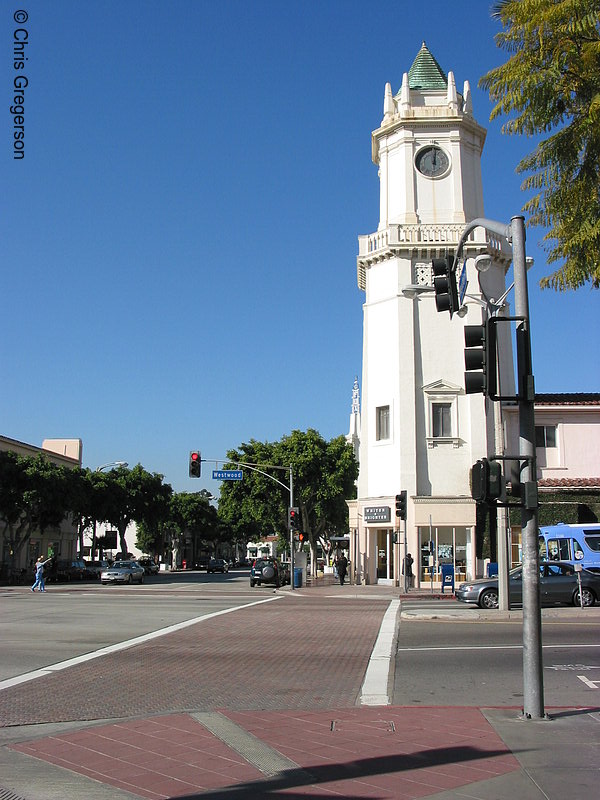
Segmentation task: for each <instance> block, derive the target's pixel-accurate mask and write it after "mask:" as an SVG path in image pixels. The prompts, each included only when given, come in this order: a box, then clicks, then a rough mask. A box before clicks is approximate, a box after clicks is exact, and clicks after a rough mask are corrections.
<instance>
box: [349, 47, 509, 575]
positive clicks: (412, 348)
mask: <svg viewBox="0 0 600 800" xmlns="http://www.w3.org/2000/svg"><path fill="white" fill-rule="evenodd" d="M485 136H486V132H485V129H484V128H482V127H481V126H480V125H479V124H478V123H477V122H476V120H475V118H474V116H473V106H472V99H471V92H470V88H469V84H468V82H465V83H464V87H463V90H462V93H459V92H458V91H457V89H456V84H455V79H454V75H453V73H452V72H449V73H448V74H447V75H446V74H445V73H444V72H443V70H442V68H441V67H440V65H439V64H438V62H437V61H436V59H435V58H434V56H433V55H432V53H431V52H430V51H429V50H428V48H427V46H426V44H425V43H423V45H422V47H421V49H420V50H419V52H418V54H417V57H416V58H415V60H414V62H413V64H412V66H411V68H410V70H409V71H408V72H407V73H404V75H403V78H402V83H401V87H400V90H399V91H398V93H397V94H396V95H394V94H393V93H392V88H391V85H390V84H389V83H388V84H387V85H386V87H385V94H384V103H383V119H382V121H381V125H380V127H379V128H377V130H375V131H374V132H373V133H372V136H371V144H372V159H373V162H374V163H375V164H376V165H377V166H378V169H379V225H378V227H377V230H376V231H375V232H373V233H371V234H368V235H365V236H360V237H359V255H358V258H357V278H358V285H359V287H360V288H361V289H362V290H363V291H364V292H365V302H364V305H363V374H362V405H361V414H360V420H361V426H360V447H359V454H360V473H359V479H358V498H357V500H356V501H352V502H351V503H350V504H349V507H350V527H351V534H352V535H351V561H353V563H354V567H355V569H356V572H357V574H358V575H359V576H360V577H362V579H363V580H366V581H367V582H371V583H373V582H380V583H381V582H383V583H388V584H394V583H395V584H396V585H398V584H399V581H400V577H401V564H402V562H403V558H404V556H405V555H406V554H407V553H411V554H412V556H413V558H414V567H413V570H414V572H415V579H416V581H417V582H418V583H419V582H425V581H427V582H429V581H430V580H431V578H432V577H433V583H434V584H439V582H440V581H441V567H442V566H444V565H452V566H453V568H454V570H455V574H456V575H457V578H461V577H464V576H466V575H469V576H470V577H475V574H476V570H477V563H476V552H477V549H478V548H477V547H476V541H477V539H478V537H480V536H481V526H480V525H479V527H477V525H478V523H477V519H476V506H475V503H474V501H473V500H472V499H471V495H470V489H469V470H470V467H471V466H472V464H473V463H475V461H477V460H478V459H479V458H482V457H484V456H488V455H489V454H492V453H494V452H496V450H495V447H496V442H497V440H498V433H499V431H498V426H497V425H496V426H495V423H494V413H493V411H494V408H493V406H494V404H493V403H492V402H491V401H489V400H487V399H485V398H484V396H483V395H466V394H465V391H464V325H465V323H469V324H481V323H482V321H483V320H484V319H485V315H486V314H487V313H489V310H490V307H489V304H488V300H489V298H499V297H500V296H501V295H502V294H503V292H504V288H505V274H506V270H507V269H508V266H509V263H510V257H511V254H510V252H505V251H504V250H503V245H502V244H500V243H499V242H497V241H494V240H493V238H492V236H491V235H490V234H489V233H487V232H486V231H485V230H484V229H483V228H476V229H475V230H474V231H473V233H472V234H471V236H470V237H469V239H468V240H467V242H466V243H465V245H464V248H463V256H464V261H461V262H460V263H459V267H458V273H460V272H461V271H462V270H463V268H464V277H466V279H467V287H466V289H465V290H464V292H463V293H464V297H463V305H462V308H461V310H460V312H459V313H458V314H455V315H454V316H453V318H452V319H450V318H449V315H448V314H446V313H443V314H442V313H437V311H436V306H435V297H434V291H433V278H432V271H431V261H432V259H433V258H440V257H444V256H446V255H453V254H454V252H455V250H456V247H457V244H458V241H459V239H460V236H461V234H462V231H463V229H464V227H465V225H466V224H467V223H468V222H470V221H472V220H473V219H476V218H480V217H483V216H484V209H483V189H482V180H481V155H482V151H483V146H484V142H485ZM484 264H485V266H487V267H488V269H487V271H486V272H485V273H483V272H479V270H478V268H477V267H478V266H479V267H481V266H482V265H484ZM507 337H508V331H507ZM507 337H505V336H503V334H502V332H500V338H501V339H502V340H503V344H502V347H499V349H500V350H501V351H502V355H501V363H500V367H499V380H500V382H501V386H502V394H508V393H509V392H510V391H511V389H512V387H513V385H514V377H513V373H512V350H511V345H510V337H508V341H505V340H506V339H507ZM496 422H497V420H496ZM403 491H406V492H407V497H408V500H407V510H406V522H405V521H404V520H400V519H399V518H397V517H396V503H395V501H396V495H399V494H400V492H403ZM430 542H433V544H431V545H430ZM430 562H432V563H430Z"/></svg>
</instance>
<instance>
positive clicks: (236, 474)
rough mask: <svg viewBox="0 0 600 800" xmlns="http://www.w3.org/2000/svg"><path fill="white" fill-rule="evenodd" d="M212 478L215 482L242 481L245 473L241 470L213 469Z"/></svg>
mask: <svg viewBox="0 0 600 800" xmlns="http://www.w3.org/2000/svg"><path fill="white" fill-rule="evenodd" d="M212 476H213V480H215V481H241V480H243V478H244V473H243V471H242V470H241V469H213V474H212Z"/></svg>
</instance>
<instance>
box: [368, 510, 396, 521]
mask: <svg viewBox="0 0 600 800" xmlns="http://www.w3.org/2000/svg"><path fill="white" fill-rule="evenodd" d="M391 518H392V511H391V509H390V507H389V506H369V507H368V508H365V510H364V513H363V519H364V521H365V522H389V521H390V520H391Z"/></svg>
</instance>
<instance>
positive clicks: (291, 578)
mask: <svg viewBox="0 0 600 800" xmlns="http://www.w3.org/2000/svg"><path fill="white" fill-rule="evenodd" d="M293 507H294V476H293V474H292V465H291V464H290V508H293ZM290 573H291V574H290V589H291V591H292V592H293V591H294V589H295V588H296V587H295V586H294V582H295V575H294V531H293V530H292V526H291V525H290Z"/></svg>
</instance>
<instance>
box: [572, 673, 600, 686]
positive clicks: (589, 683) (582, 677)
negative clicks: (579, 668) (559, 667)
mask: <svg viewBox="0 0 600 800" xmlns="http://www.w3.org/2000/svg"><path fill="white" fill-rule="evenodd" d="M577 677H578V678H579V680H580V681H583V683H585V685H586V686H587V687H588V689H600V685H599V684H600V681H591V680H590V679H589V678H586V676H585V675H578V676H577Z"/></svg>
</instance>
